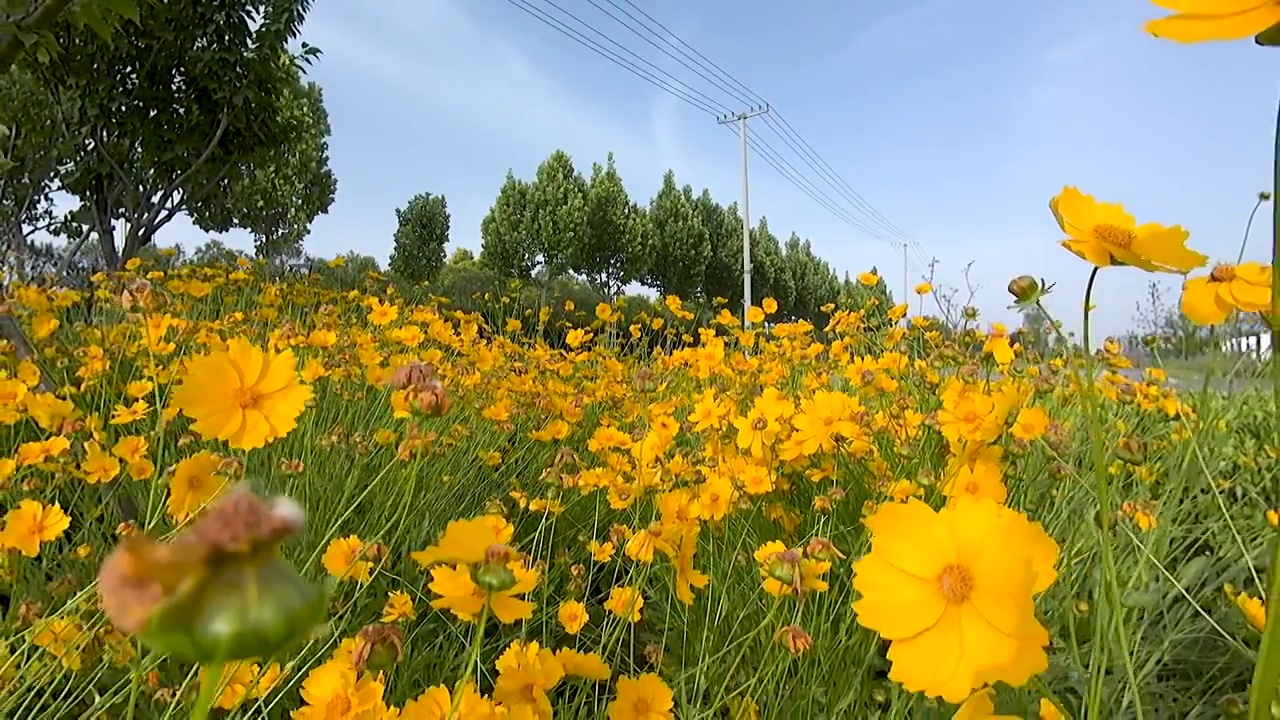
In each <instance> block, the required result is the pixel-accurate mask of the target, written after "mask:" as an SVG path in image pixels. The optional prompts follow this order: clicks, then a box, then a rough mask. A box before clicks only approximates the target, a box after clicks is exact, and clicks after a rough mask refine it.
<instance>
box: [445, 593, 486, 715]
mask: <svg viewBox="0 0 1280 720" xmlns="http://www.w3.org/2000/svg"><path fill="white" fill-rule="evenodd" d="M488 621H489V601H488V600H487V599H486V600H485V603H484V609H482V610H481V611H480V620H479V621H478V622H477V623H476V634H475V637H474V638H473V639H472V641H471V653H470V654H469V656H468V657H467V664H466V671H465V672H463V673H462V677H460V678H458V682H457V683H455V684H454V686H453V698H452V699H450V701H449V717H448V720H454V719H455V718H457V717H458V711H459V710H461V709H462V691H463V689H465V688H466V687H467V681H468V680H470V679H471V671H472V669H473V668H475V667H476V665H477V664H478V663H479V662H480V648H481V647H482V646H483V645H484V626H485V623H487V622H488Z"/></svg>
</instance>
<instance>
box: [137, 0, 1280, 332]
mask: <svg viewBox="0 0 1280 720" xmlns="http://www.w3.org/2000/svg"><path fill="white" fill-rule="evenodd" d="M530 1H531V2H532V3H533V4H535V5H537V6H538V7H539V8H541V9H544V10H546V11H547V12H551V13H554V12H555V11H554V9H553V8H551V7H550V6H549V5H548V4H547V3H546V1H545V0H530ZM554 1H555V2H556V3H557V4H558V5H560V6H561V7H563V8H564V9H566V10H569V11H570V12H572V13H574V14H575V15H577V16H578V17H580V18H583V19H584V20H588V21H589V22H591V23H592V24H593V25H594V26H595V27H597V28H599V29H600V30H602V31H604V32H606V33H608V34H609V36H610V37H612V38H614V39H616V40H618V41H619V42H622V43H623V44H624V45H626V46H627V47H628V48H631V49H632V50H634V51H635V52H637V53H639V54H640V55H642V56H643V57H645V58H646V59H648V60H650V61H651V62H654V63H655V64H659V65H661V66H662V67H664V68H667V69H669V70H670V71H671V72H672V73H673V74H675V75H677V76H678V77H680V78H681V79H682V80H684V81H685V82H687V83H688V84H689V85H691V86H694V87H696V88H698V89H700V90H703V91H705V92H707V94H709V95H712V96H713V97H715V98H716V99H717V100H719V101H721V102H724V103H726V104H729V105H733V106H736V105H740V104H741V103H740V102H737V101H734V100H732V99H730V98H729V97H727V96H726V95H724V94H723V93H722V92H720V91H718V90H716V88H714V86H712V85H711V84H710V83H708V82H706V81H705V80H702V79H701V78H698V77H697V76H696V75H694V74H693V73H692V72H691V71H689V70H685V69H682V68H680V67H679V66H678V65H675V63H674V62H673V61H670V60H669V59H667V58H665V57H663V56H662V55H661V54H660V53H659V52H658V51H657V50H656V49H654V48H653V47H652V46H650V45H648V44H646V43H645V42H644V41H643V40H641V39H640V38H638V37H637V36H635V35H634V34H631V33H630V32H629V31H628V30H626V29H625V28H623V27H622V26H620V25H618V24H616V23H615V22H614V21H612V20H610V19H609V18H608V17H607V16H606V15H604V14H603V13H601V11H600V10H598V9H596V8H594V7H592V5H591V3H590V2H589V1H588V0H554ZM598 1H599V4H600V5H603V6H604V7H606V8H608V7H609V5H608V4H607V3H606V2H603V0H598ZM636 4H637V5H639V6H640V7H643V8H644V9H645V10H646V11H647V12H648V13H649V14H650V15H652V16H654V17H655V18H656V19H658V20H660V21H662V22H663V23H664V24H665V25H667V26H668V27H669V28H671V29H672V30H673V31H674V32H675V33H676V34H678V35H679V36H680V37H681V38H682V39H684V40H685V41H687V42H688V43H689V44H690V45H692V46H693V47H695V48H697V49H698V51H699V52H701V53H702V54H703V55H705V56H707V57H708V58H710V59H711V60H713V61H715V62H716V63H717V64H718V65H720V66H721V67H722V68H724V69H725V70H727V71H728V72H730V73H731V74H733V75H734V76H735V77H737V79H738V80H740V81H742V82H743V83H744V84H745V85H746V86H747V87H749V88H750V89H751V90H753V91H754V92H755V93H757V94H758V95H760V96H763V97H764V98H765V99H766V100H767V101H768V102H769V103H770V104H771V105H772V106H773V107H775V108H777V109H778V110H779V111H780V112H781V113H782V114H783V116H784V117H785V118H786V119H787V120H788V122H790V124H791V125H792V126H793V127H794V128H795V129H796V130H797V131H798V132H799V133H800V135H801V136H803V137H804V138H805V139H806V140H807V141H808V142H809V144H810V145H812V146H813V147H814V149H816V150H817V151H818V153H819V154H820V155H821V156H822V157H823V159H825V160H826V161H827V162H828V163H829V164H830V165H831V166H832V167H834V168H835V169H836V171H837V172H838V173H839V174H840V175H841V176H842V177H843V178H844V179H845V180H847V181H848V182H849V183H850V184H851V185H852V186H853V188H855V189H856V190H857V191H858V192H859V194H860V195H861V196H862V197H864V198H865V199H866V200H867V201H868V202H870V203H871V204H872V205H873V206H874V207H875V208H876V209H877V210H878V211H879V213H881V214H882V215H883V216H885V217H887V218H888V219H889V220H890V221H892V222H893V223H894V224H895V225H896V226H898V227H900V228H902V230H904V231H905V232H906V234H907V235H908V236H909V237H910V238H911V239H912V240H914V241H915V242H917V243H918V244H919V246H920V248H921V249H922V250H923V253H924V257H917V256H916V255H914V253H913V254H912V258H913V263H912V265H911V267H910V276H911V281H912V283H913V284H914V282H915V281H917V280H918V279H919V277H920V276H921V274H922V273H923V272H926V271H927V269H926V268H925V267H924V266H923V263H922V262H921V261H922V260H927V258H933V257H936V258H937V260H938V264H937V274H938V280H939V281H940V283H941V284H945V285H951V286H960V287H963V285H964V278H963V275H962V270H963V268H964V267H965V265H966V264H968V263H969V262H970V261H973V265H972V271H971V275H970V277H971V279H972V280H973V282H974V283H976V284H977V285H978V286H979V289H978V292H977V295H976V297H975V304H977V305H978V306H979V307H981V308H982V309H983V310H984V317H985V318H986V319H987V320H988V321H1002V320H1003V321H1006V322H1016V317H1015V316H1014V314H1013V313H1012V312H1010V311H1007V310H1006V309H1005V307H1006V306H1007V305H1008V304H1009V298H1008V296H1007V294H1006V291H1005V289H1004V288H1005V285H1006V284H1007V282H1008V280H1009V279H1010V278H1012V277H1014V276H1016V275H1020V274H1030V275H1035V276H1037V277H1039V276H1043V277H1045V278H1047V279H1049V280H1050V281H1055V282H1057V284H1058V286H1057V289H1056V291H1055V294H1054V295H1053V296H1052V297H1051V298H1050V300H1049V303H1048V304H1049V307H1050V310H1051V311H1053V312H1054V313H1055V314H1057V315H1059V316H1060V317H1062V318H1063V319H1064V321H1065V322H1066V323H1067V325H1068V327H1069V328H1073V329H1074V328H1077V327H1078V326H1079V321H1078V319H1077V316H1078V315H1079V311H1080V308H1081V301H1080V297H1081V293H1082V291H1083V286H1084V281H1085V277H1086V276H1087V272H1088V268H1087V267H1086V266H1085V265H1084V263H1083V261H1079V260H1077V259H1075V258H1074V257H1073V256H1071V255H1070V254H1069V253H1067V252H1066V251H1065V250H1063V249H1061V248H1060V247H1059V246H1058V245H1057V242H1056V241H1057V240H1059V239H1060V236H1061V234H1060V231H1059V230H1058V228H1057V226H1056V225H1055V223H1054V222H1053V218H1052V216H1051V215H1050V213H1049V211H1048V208H1047V202H1048V200H1049V198H1050V197H1051V196H1052V195H1054V194H1055V193H1057V192H1058V191H1060V190H1061V188H1062V186H1063V185H1065V184H1074V185H1077V186H1079V187H1080V188H1081V189H1082V190H1083V191H1084V192H1087V193H1092V194H1094V195H1096V196H1098V197H1099V198H1101V199H1107V200H1111V201H1117V202H1123V203H1124V204H1125V205H1126V206H1127V207H1128V208H1129V209H1130V211H1131V212H1133V213H1134V214H1135V215H1137V217H1138V219H1139V221H1140V222H1144V221H1157V222H1163V223H1166V224H1181V225H1183V226H1184V227H1186V228H1187V229H1189V230H1190V231H1191V233H1192V239H1191V244H1192V245H1193V246H1194V247H1196V248H1197V249H1199V250H1200V251H1201V252H1204V253H1206V254H1207V255H1209V256H1210V257H1211V258H1214V259H1220V260H1226V259H1234V257H1235V254H1236V248H1237V247H1238V243H1239V241H1240V237H1241V234H1242V231H1243V227H1244V224H1245V220H1246V218H1247V215H1248V212H1249V210H1250V208H1251V207H1252V204H1253V202H1254V200H1255V196H1256V193H1257V192H1258V191H1259V190H1263V189H1268V188H1269V186H1270V174H1269V172H1270V153H1271V142H1272V134H1273V129H1274V123H1275V108H1276V100H1277V88H1278V83H1277V80H1278V79H1280V74H1278V73H1277V69H1278V68H1280V65H1277V64H1276V63H1275V61H1274V56H1273V55H1272V54H1271V53H1268V52H1267V51H1266V50H1263V49H1261V48H1257V47H1254V46H1253V45H1252V44H1251V43H1247V42H1241V43H1231V44H1212V45H1191V46H1181V45H1176V44H1172V43H1166V42H1160V41H1156V40H1154V39H1152V38H1150V37H1148V36H1146V35H1145V34H1144V33H1143V32H1142V30H1141V26H1142V23H1143V21H1144V20H1146V19H1149V18H1151V17H1155V16H1157V15H1158V14H1160V11H1159V9H1158V8H1156V7H1155V6H1154V5H1151V4H1150V3H1149V2H1146V1H1145V0H1076V1H1073V2H1026V0H986V1H985V2H964V1H962V0H857V1H856V2H836V1H834V0H809V1H808V2H806V3H803V4H802V5H801V4H787V3H778V2H773V1H772V0H770V1H767V2H766V1H765V0H738V1H737V2H730V1H729V0H699V2H693V3H690V2H677V1H675V0H637V3H636ZM801 8H803V9H801ZM303 39H305V40H307V41H308V42H311V43H313V44H315V45H317V46H319V47H320V48H321V49H322V50H323V52H324V56H323V58H322V59H321V61H320V62H319V63H318V65H317V66H316V67H315V68H314V69H313V70H312V73H311V75H312V78H313V79H314V80H316V81H317V82H319V83H320V84H321V85H322V86H323V88H324V92H325V101H326V105H327V107H328V109H329V113H330V118H331V122H332V125H333V137H332V139H331V157H332V165H333V168H334V170H335V172H336V173H337V175H338V183H339V184H338V195H337V200H336V202H335V203H334V205H333V207H332V208H331V209H330V211H329V214H328V215H326V216H323V217H321V218H319V219H317V220H316V222H315V224H314V227H313V230H312V233H311V236H310V238H309V239H308V242H307V246H308V250H309V251H310V252H311V253H313V254H316V255H322V256H330V255H334V254H339V253H342V252H345V251H346V250H349V249H355V250H358V251H360V252H364V253H368V254H372V255H375V256H377V257H379V258H380V259H383V260H385V258H386V257H387V255H388V254H389V252H390V249H391V237H392V233H393V232H394V229H395V214H394V210H395V208H396V207H400V206H403V205H404V203H405V201H407V200H408V199H409V198H410V197H411V196H413V195H414V194H416V193H418V192H423V191H430V192H434V193H443V194H444V195H445V196H446V197H447V198H448V202H449V209H450V211H451V213H452V217H453V227H452V240H451V245H452V246H453V247H457V246H462V247H469V248H472V249H478V248H479V244H480V233H479V227H480V220H481V218H482V217H483V215H484V213H485V212H486V211H487V210H488V208H489V206H490V205H491V204H492V202H493V199H494V197H495V195H496V193H497V190H498V187H499V186H500V185H501V183H502V180H503V177H504V175H505V174H506V172H507V169H508V168H511V169H513V170H514V171H515V172H516V173H517V174H518V175H521V176H524V177H531V176H532V174H533V171H534V169H535V168H536V167H537V165H538V163H539V162H541V161H542V160H543V159H544V158H545V157H546V156H547V155H548V154H550V153H551V152H552V151H553V150H555V149H557V148H562V149H564V150H566V151H568V152H569V153H570V154H571V155H572V156H573V158H574V160H575V161H576V163H577V164H578V166H579V167H580V168H582V169H589V167H590V164H591V162H593V161H603V160H604V158H605V155H606V153H608V152H609V151H613V152H614V154H615V156H616V161H617V165H618V168H619V171H620V172H621V174H622V176H623V180H624V182H625V183H626V184H627V187H628V189H629V190H630V192H631V193H632V195H633V197H636V198H639V199H641V200H646V199H647V198H649V197H650V196H651V195H652V194H653V193H654V192H655V191H656V189H657V188H658V186H659V184H660V183H661V178H662V174H663V172H664V171H665V170H666V169H667V168H672V169H674V170H675V173H676V178H677V180H678V181H679V182H680V183H681V184H684V183H690V184H692V185H694V186H695V187H696V188H702V187H707V188H710V189H711V192H712V194H713V195H714V196H715V197H716V198H717V199H719V200H720V201H721V202H724V203H726V204H727V203H728V202H731V201H733V200H736V199H737V198H738V196H739V193H740V176H739V154H738V145H737V139H736V138H735V137H734V136H733V135H732V134H730V133H729V132H727V131H726V130H725V129H724V128H722V127H719V126H717V124H716V123H715V121H714V120H713V119H712V118H711V117H709V116H708V115H706V114H704V113H702V112H701V111H699V110H697V109H695V108H693V107H691V106H689V105H686V104H684V103H682V102H681V101H679V100H677V99H675V98H673V97H671V96H670V95H667V94H665V93H663V92H661V91H660V90H658V89H656V88H654V87H653V86H651V85H649V84H646V83H645V82H643V81H642V80H640V79H638V78H636V77H634V76H632V75H630V74H629V73H627V72H626V71H625V70H623V69H621V68H619V67H617V66H615V65H613V64H611V63H609V62H607V61H606V60H604V59H602V58H600V57H599V56H597V55H595V54H593V53H592V52H591V51H589V50H587V49H585V48H583V47H581V46H579V45H577V44H575V43H574V42H573V41H572V40H570V39H569V38H567V37H565V36H564V35H561V34H560V33H558V32H556V31H555V30H553V29H551V28H549V27H547V26H546V25H543V24H541V23H540V22H538V21H537V20H535V19H534V18H531V17H529V16H528V15H527V14H525V13H524V12H522V11H521V10H520V9H519V8H518V7H516V6H515V5H512V4H511V3H509V2H507V0H383V1H382V2H378V3H350V2H341V1H339V0H318V1H317V2H316V4H315V7H314V9H313V11H312V13H311V16H310V17H309V19H308V22H307V25H306V28H305V29H304V31H303ZM753 127H756V128H759V129H760V130H759V131H760V132H762V133H766V134H764V135H763V136H764V137H765V138H766V139H768V140H770V141H771V144H772V145H774V146H775V147H778V148H780V149H781V148H783V147H785V146H783V145H782V144H781V142H780V141H779V140H777V139H776V138H775V137H773V136H772V135H770V134H767V133H768V131H767V129H766V128H765V127H764V126H763V125H762V124H759V123H757V124H756V125H754V126H753ZM790 159H791V162H792V163H793V164H795V165H796V166H797V167H799V168H803V169H805V170H806V175H808V176H810V177H815V176H814V174H813V173H812V172H808V169H807V167H806V166H804V165H802V164H801V163H800V161H799V160H798V159H796V158H794V157H791V158H790ZM751 177H752V195H751V209H752V216H753V219H754V218H758V217H759V216H760V215H761V214H764V215H765V216H767V217H768V219H769V225H770V228H771V229H772V230H773V232H774V233H775V234H776V235H779V236H780V237H781V238H782V239H785V238H786V236H787V235H788V234H789V233H790V232H791V231H792V230H795V231H796V232H798V233H799V234H800V235H801V236H802V237H806V238H808V239H810V240H811V241H812V242H813V246H814V249H815V251H816V252H817V253H818V254H819V255H821V256H822V257H824V258H825V259H827V260H828V261H829V262H831V263H832V264H833V265H834V266H835V267H836V268H837V269H838V270H839V271H842V272H843V271H848V272H850V273H857V272H859V271H862V270H865V269H868V268H870V267H872V266H876V267H878V268H879V269H880V270H881V272H882V274H883V275H885V276H886V278H887V279H888V280H889V282H890V284H891V285H890V286H891V288H893V289H894V291H895V295H900V290H899V288H900V286H901V283H902V280H901V278H902V259H901V254H900V252H901V251H900V249H895V248H894V247H893V246H891V245H890V244H888V243H887V242H885V241H884V240H882V239H876V238H874V237H871V236H869V235H867V234H865V233H863V232H860V231H858V230H856V229H854V228H852V227H850V226H849V225H848V224H846V223H845V222H843V221H842V220H840V219H839V218H837V217H836V216H834V215H833V214H831V213H830V212H828V211H827V210H825V209H823V208H822V207H821V206H820V205H818V204H817V203H815V202H814V201H813V200H811V199H810V198H809V197H807V196H805V195H804V194H802V193H801V192H800V191H799V190H797V189H795V188H794V187H793V186H792V185H791V184H790V183H788V182H787V181H786V180H785V179H783V178H782V177H781V176H780V175H779V174H778V173H776V172H775V171H774V170H773V169H772V168H770V167H768V166H767V165H765V164H764V163H763V162H761V161H760V160H758V159H756V158H755V157H753V158H752V173H751ZM824 189H826V190H827V191H828V193H829V194H832V195H834V193H833V192H831V191H830V189H829V188H824ZM1262 218H1263V220H1264V221H1265V219H1266V215H1265V214H1262ZM885 237H888V236H887V235H885ZM200 239H201V235H200V233H199V232H198V231H196V230H195V229H194V228H192V227H190V226H189V225H185V224H181V223H179V224H176V225H175V227H174V228H173V229H172V230H170V231H169V232H167V233H166V234H165V235H164V236H162V238H161V240H162V242H174V241H179V242H182V243H183V244H184V245H189V244H191V243H193V242H199V240H200ZM227 239H228V240H229V241H231V242H232V243H233V244H242V242H243V239H241V238H236V237H231V238H227ZM1269 241H1270V228H1269V227H1268V223H1266V222H1262V223H1259V225H1258V226H1256V227H1255V232H1254V234H1253V236H1252V243H1251V249H1250V253H1249V254H1250V255H1251V256H1252V257H1255V258H1258V259H1261V258H1263V257H1265V255H1266V252H1267V247H1268V246H1269V245H1270V242H1269ZM1150 279H1151V277H1150V276H1148V275H1146V274H1143V273H1140V272H1138V271H1136V270H1132V269H1110V270H1107V271H1105V272H1104V273H1103V274H1102V276H1101V280H1100V284H1099V289H1098V291H1097V297H1096V301H1097V303H1098V305H1099V308H1098V311H1097V314H1096V316H1095V317H1096V320H1095V323H1096V327H1097V328H1098V329H1099V331H1100V333H1102V334H1110V333H1119V332H1122V331H1124V330H1125V329H1126V328H1127V327H1129V325H1130V319H1131V318H1132V316H1133V314H1134V306H1135V303H1136V302H1137V301H1138V300H1139V298H1141V297H1144V296H1145V295H1146V292H1147V283H1148V282H1149V280H1150ZM1177 283H1178V280H1177V278H1170V279H1167V280H1165V282H1164V283H1163V285H1164V287H1165V288H1166V296H1167V297H1169V298H1171V299H1173V298H1176V292H1177ZM963 294H965V293H962V295H963Z"/></svg>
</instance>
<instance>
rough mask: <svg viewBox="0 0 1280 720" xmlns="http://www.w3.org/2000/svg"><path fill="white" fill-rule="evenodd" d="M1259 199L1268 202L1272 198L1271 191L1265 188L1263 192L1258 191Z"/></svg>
mask: <svg viewBox="0 0 1280 720" xmlns="http://www.w3.org/2000/svg"><path fill="white" fill-rule="evenodd" d="M1258 199H1259V200H1261V201H1262V202H1267V201H1268V200H1270V199H1271V191H1270V190H1263V191H1262V192H1260V193H1258Z"/></svg>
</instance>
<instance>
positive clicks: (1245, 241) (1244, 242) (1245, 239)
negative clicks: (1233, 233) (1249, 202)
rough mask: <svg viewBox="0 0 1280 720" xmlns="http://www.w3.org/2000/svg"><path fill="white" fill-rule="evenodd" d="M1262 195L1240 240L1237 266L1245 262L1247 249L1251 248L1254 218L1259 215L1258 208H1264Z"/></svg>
mask: <svg viewBox="0 0 1280 720" xmlns="http://www.w3.org/2000/svg"><path fill="white" fill-rule="evenodd" d="M1263 202H1264V201H1263V199H1262V195H1259V196H1258V202H1256V203H1254V204H1253V210H1251V211H1249V222H1247V223H1245V226H1244V237H1243V238H1242V239H1241V240H1240V254H1239V255H1237V256H1236V264H1237V265H1239V264H1240V263H1242V262H1244V251H1245V248H1247V247H1249V231H1250V230H1251V229H1253V216H1254V215H1257V214H1258V208H1260V207H1262V203H1263Z"/></svg>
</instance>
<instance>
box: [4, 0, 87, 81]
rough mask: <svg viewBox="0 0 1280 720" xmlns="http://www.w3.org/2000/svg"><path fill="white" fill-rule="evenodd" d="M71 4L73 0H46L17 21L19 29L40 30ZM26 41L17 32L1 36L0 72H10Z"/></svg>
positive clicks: (51, 22) (50, 23)
mask: <svg viewBox="0 0 1280 720" xmlns="http://www.w3.org/2000/svg"><path fill="white" fill-rule="evenodd" d="M69 5H71V0H45V2H43V3H41V4H40V6H39V7H37V8H36V9H35V11H33V12H32V13H31V14H30V15H28V16H27V17H26V18H23V19H21V20H18V21H16V22H15V23H14V24H15V25H16V26H17V29H18V31H23V30H26V31H28V32H38V31H40V30H43V29H45V28H46V27H48V26H49V25H52V24H53V21H54V20H57V19H58V16H59V15H61V14H62V13H63V11H64V10H66V9H67V7H68V6H69ZM23 45H24V43H23V42H22V39H21V38H19V37H18V33H17V32H15V33H13V34H12V35H5V36H3V37H0V73H3V72H8V70H9V66H11V65H13V61H14V60H16V59H17V58H18V51H19V50H21V49H22V46H23Z"/></svg>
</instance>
